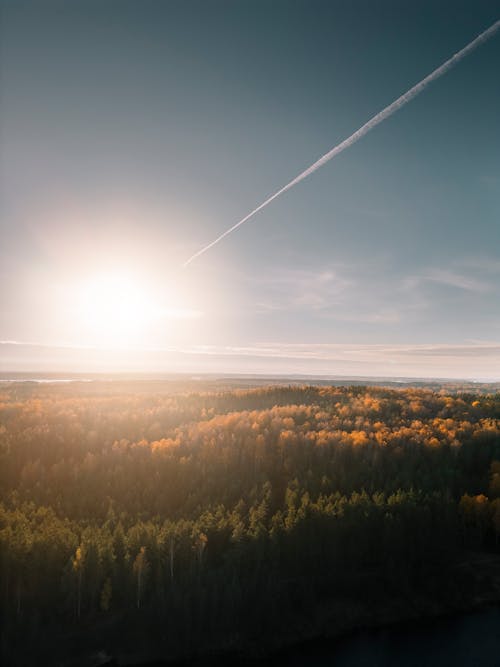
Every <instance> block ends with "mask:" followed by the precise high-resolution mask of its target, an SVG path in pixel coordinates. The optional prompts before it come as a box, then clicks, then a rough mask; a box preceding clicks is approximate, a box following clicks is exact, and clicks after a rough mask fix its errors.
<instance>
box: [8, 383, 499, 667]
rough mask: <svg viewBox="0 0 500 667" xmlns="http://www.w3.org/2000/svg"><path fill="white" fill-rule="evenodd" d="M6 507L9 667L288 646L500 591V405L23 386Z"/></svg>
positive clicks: (290, 391) (261, 391)
mask: <svg viewBox="0 0 500 667" xmlns="http://www.w3.org/2000/svg"><path fill="white" fill-rule="evenodd" d="M0 493H1V499H2V502H1V504H0V609H1V624H2V627H1V648H2V654H3V657H4V661H5V662H6V664H13V665H15V664H30V663H31V664H40V660H41V656H43V660H44V662H45V664H73V663H71V662H70V660H69V657H70V656H71V652H73V653H74V654H78V655H80V654H81V655H86V654H90V653H91V652H92V651H98V650H106V651H108V652H109V654H110V655H113V656H117V659H119V657H120V655H122V656H127V657H128V658H130V657H131V656H132V657H135V658H136V659H137V660H138V661H139V660H141V659H143V660H145V659H158V658H160V657H161V658H165V659H167V658H168V659H178V658H185V657H188V658H189V657H192V656H193V655H196V654H200V655H203V654H209V653H213V652H218V651H232V650H234V651H246V650H251V649H252V647H254V646H256V645H257V643H258V644H259V646H260V647H261V650H263V649H262V647H264V648H265V650H267V649H269V650H270V649H274V648H279V647H280V646H282V645H284V644H287V643H290V642H291V641H293V640H294V639H295V640H296V639H301V638H308V637H313V636H316V635H320V634H333V635H334V634H336V633H340V632H341V631H343V630H345V629H350V628H352V627H356V625H359V624H367V623H368V624H369V623H370V619H371V618H373V617H374V616H375V615H376V616H377V617H379V618H382V619H383V618H387V619H389V620H395V618H397V617H398V616H405V615H406V616H411V614H412V613H420V612H422V611H424V612H426V611H433V610H435V611H439V610H440V609H441V608H443V609H444V608H453V607H457V608H459V607H462V606H464V607H466V606H467V605H469V604H472V603H473V602H474V600H477V598H478V597H480V596H481V595H482V594H483V593H484V591H485V590H487V589H488V588H490V584H491V582H490V581H489V579H488V577H487V576H486V574H485V573H484V572H479V575H478V576H476V573H475V570H476V569H478V568H480V567H481V565H480V564H481V563H488V562H490V561H492V560H493V561H494V560H495V559H496V557H497V554H499V553H500V547H499V537H500V394H488V393H486V394H484V393H472V392H471V393H456V394H453V395H448V394H446V393H444V392H433V391H430V390H426V389H415V388H407V389H402V390H395V389H387V388H383V387H360V386H351V387H332V386H288V387H287V386H270V387H261V388H254V389H249V390H245V389H240V390H228V391H217V390H214V389H211V390H210V391H199V392H197V393H194V392H192V391H186V390H185V388H184V387H183V388H182V390H181V391H174V390H172V391H154V387H151V386H148V389H147V391H145V390H141V391H139V390H138V389H137V386H135V385H134V384H133V383H129V384H128V385H127V384H114V383H108V384H107V385H106V386H105V387H104V389H103V387H102V386H101V385H100V384H99V383H89V384H86V385H82V384H80V383H72V384H68V385H54V384H50V385H43V386H42V385H35V384H30V383H19V384H18V383H13V384H4V385H3V386H2V387H1V389H0ZM71 657H74V655H73V656H71ZM51 661H52V662H51ZM75 664H76V663H75Z"/></svg>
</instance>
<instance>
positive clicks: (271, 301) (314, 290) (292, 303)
mask: <svg viewBox="0 0 500 667" xmlns="http://www.w3.org/2000/svg"><path fill="white" fill-rule="evenodd" d="M257 282H259V283H260V284H261V285H262V286H265V289H266V292H267V293H268V297H267V298H266V299H265V300H262V301H260V302H259V303H258V304H257V306H258V307H259V309H260V310H264V311H269V310H290V309H297V310H324V309H327V308H330V307H332V306H334V305H338V304H339V303H341V302H342V300H343V295H344V294H345V293H346V291H347V290H348V289H349V288H350V287H352V285H353V281H352V280H350V279H348V278H346V277H345V276H342V275H340V273H339V271H338V270H336V269H332V268H324V269H321V270H316V271H313V270H293V269H286V270H275V271H273V272H272V273H271V275H269V276H266V277H265V278H262V279H259V280H257Z"/></svg>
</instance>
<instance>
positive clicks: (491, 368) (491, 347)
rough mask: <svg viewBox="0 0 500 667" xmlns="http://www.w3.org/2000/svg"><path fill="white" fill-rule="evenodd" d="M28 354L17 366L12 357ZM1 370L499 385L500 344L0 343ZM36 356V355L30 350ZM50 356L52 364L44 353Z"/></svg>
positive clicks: (19, 360) (16, 359)
mask: <svg viewBox="0 0 500 667" xmlns="http://www.w3.org/2000/svg"><path fill="white" fill-rule="evenodd" d="M16 346H17V347H19V346H24V348H25V350H26V351H23V353H22V355H21V356H20V357H18V358H16V356H15V355H11V356H9V350H12V349H13V348H14V349H15V347H16ZM1 348H3V351H1V352H0V360H1V361H2V365H3V367H4V368H5V367H7V364H8V366H9V367H10V368H12V367H13V366H14V364H21V365H18V367H17V368H15V370H22V368H24V367H26V366H27V364H29V370H36V369H38V368H43V369H45V370H57V369H59V368H62V369H68V368H70V369H71V370H75V371H76V370H78V369H80V368H82V369H83V370H87V371H90V370H91V369H94V370H95V371H103V370H104V371H106V370H110V369H111V370H116V369H119V370H139V371H141V372H147V371H149V372H173V371H176V372H190V373H191V372H210V373H219V374H220V373H228V372H230V373H258V374H276V373H279V374H293V373H299V374H314V375H318V374H320V375H351V376H362V377H373V376H379V377H380V376H384V377H442V378H472V379H490V380H496V381H498V380H500V342H495V341H487V342H475V343H462V344H455V345H445V344H440V343H436V344H406V345H405V344H377V345H355V344H340V343H289V342H279V341H274V342H262V343H257V344H252V345H193V346H186V347H158V348H144V349H143V348H122V349H111V350H107V349H105V348H101V349H97V348H88V347H85V346H78V345H75V346H69V345H65V346H58V345H53V346H49V345H46V344H43V343H42V344H39V345H37V344H36V343H33V342H29V343H25V342H22V341H8V340H4V341H0V349H1ZM27 348H31V350H29V351H28V350H27ZM47 348H50V354H49V356H48V357H47V356H46V355H45V352H44V351H46V350H47Z"/></svg>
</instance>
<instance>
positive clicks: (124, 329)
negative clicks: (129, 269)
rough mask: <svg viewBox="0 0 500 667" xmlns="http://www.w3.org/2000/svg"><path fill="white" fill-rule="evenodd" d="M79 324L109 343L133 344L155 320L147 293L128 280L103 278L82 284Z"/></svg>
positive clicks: (130, 279)
mask: <svg viewBox="0 0 500 667" xmlns="http://www.w3.org/2000/svg"><path fill="white" fill-rule="evenodd" d="M79 311H80V319H81V324H82V325H83V326H84V327H85V328H86V330H87V332H88V333H93V334H97V335H98V336H99V337H100V338H101V339H104V340H106V341H108V342H109V340H110V339H112V340H113V341H114V342H118V343H120V342H134V341H135V339H137V338H138V337H140V335H141V334H143V333H144V332H145V331H146V330H147V329H148V327H149V326H150V325H151V324H152V322H153V321H154V320H155V319H156V318H157V317H158V316H159V314H160V310H159V308H158V307H156V306H155V304H154V303H153V300H152V299H151V296H150V294H149V293H148V290H147V289H146V288H145V287H143V286H142V285H140V284H139V283H138V282H137V281H135V280H134V279H132V278H131V277H129V276H121V275H106V276H100V277H98V278H95V279H93V280H91V281H90V282H88V283H87V284H85V285H84V286H83V288H82V290H81V294H80V308H79Z"/></svg>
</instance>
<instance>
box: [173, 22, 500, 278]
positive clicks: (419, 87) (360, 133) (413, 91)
mask: <svg viewBox="0 0 500 667" xmlns="http://www.w3.org/2000/svg"><path fill="white" fill-rule="evenodd" d="M499 28H500V20H499V21H495V23H493V25H491V26H490V27H489V28H487V29H486V30H485V31H484V32H482V33H481V34H480V35H478V36H477V37H476V38H475V39H473V40H472V42H469V44H467V46H464V48H463V49H461V50H460V51H458V52H457V53H455V55H453V56H452V57H451V58H449V59H448V60H446V61H445V62H444V63H443V64H442V65H440V66H439V67H438V68H437V69H435V70H434V71H433V72H431V73H430V74H428V75H427V76H426V77H425V79H422V81H420V82H419V83H417V84H416V85H415V86H413V87H412V88H410V90H408V91H406V93H404V94H403V95H401V97H398V98H397V100H394V102H392V103H391V104H389V106H387V107H385V109H382V111H379V112H378V114H376V115H375V116H373V118H370V120H369V121H367V122H366V123H365V124H364V125H362V126H361V127H360V128H359V129H358V130H356V132H353V134H351V136H350V137H347V139H344V141H341V142H340V144H337V146H335V147H334V148H332V149H331V150H329V151H328V153H325V154H324V155H323V157H320V159H319V160H317V161H316V162H314V164H312V165H311V166H310V167H308V168H307V169H306V170H305V171H303V172H301V173H300V174H299V175H298V176H296V177H295V178H294V179H293V180H292V181H290V182H289V183H287V184H286V185H284V186H283V187H282V188H280V189H279V190H278V191H277V192H275V193H274V194H273V195H271V196H270V197H268V198H267V199H266V200H265V201H263V202H262V204H260V205H259V206H257V208H254V210H253V211H251V212H250V213H249V214H248V215H246V216H245V217H244V218H242V219H241V220H240V221H239V222H237V223H236V224H235V225H233V226H232V227H230V228H229V229H226V231H225V232H223V233H222V234H221V235H220V236H218V237H217V238H216V239H214V240H213V241H211V242H210V243H209V244H208V245H206V246H204V247H203V248H201V249H200V250H198V252H195V253H194V255H191V257H190V258H189V259H188V260H187V261H186V262H184V264H183V265H182V266H183V267H186V266H187V265H188V264H190V263H191V262H192V261H193V260H194V259H196V258H197V257H199V256H200V255H203V253H205V252H206V251H207V250H210V248H212V247H213V246H214V245H215V244H216V243H219V241H222V239H223V238H224V237H225V236H227V235H228V234H231V232H234V231H235V229H238V227H240V226H241V225H243V224H244V223H245V222H247V220H250V218H252V217H253V216H254V215H255V214H256V213H258V212H259V211H261V210H262V209H263V208H265V207H266V206H267V205H268V204H270V203H271V202H272V201H273V200H274V199H276V198H277V197H279V196H280V195H282V194H283V193H285V192H286V191H287V190H290V188H293V186H294V185H297V183H300V181H303V180H304V178H307V177H308V176H310V175H311V174H313V173H314V172H315V171H317V170H318V169H319V168H320V167H322V166H323V165H324V164H326V163H327V162H329V161H330V160H331V159H332V158H334V157H335V156H336V155H338V154H339V153H342V151H344V150H345V149H346V148H349V146H352V145H353V144H354V143H356V141H358V140H359V139H361V137H364V136H365V134H368V132H369V131H370V130H372V129H373V128H374V127H375V126H376V125H378V124H379V123H381V122H382V121H383V120H385V119H386V118H388V117H389V116H392V114H393V113H395V112H396V111H397V110H398V109H400V108H401V107H403V106H404V105H405V104H408V102H410V101H411V100H412V99H413V98H414V97H416V96H417V95H418V94H419V93H421V92H422V91H423V90H424V88H426V87H427V86H428V85H429V84H430V83H432V82H433V81H435V80H436V79H439V77H440V76H443V74H446V72H448V70H450V69H451V68H452V67H454V66H455V65H456V64H457V63H459V62H460V61H461V60H462V59H463V58H465V56H467V55H469V53H471V52H472V51H473V50H474V49H475V48H476V47H477V46H479V45H480V44H483V42H486V40H488V39H489V38H490V37H492V36H493V35H494V34H495V33H496V31H497V30H498V29H499Z"/></svg>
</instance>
